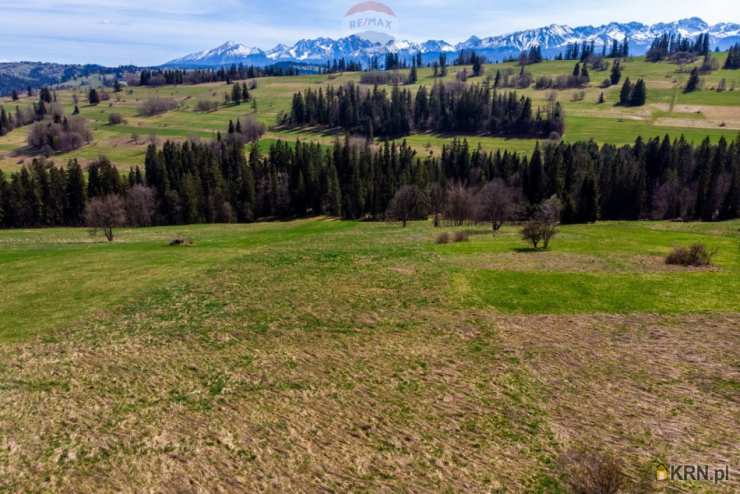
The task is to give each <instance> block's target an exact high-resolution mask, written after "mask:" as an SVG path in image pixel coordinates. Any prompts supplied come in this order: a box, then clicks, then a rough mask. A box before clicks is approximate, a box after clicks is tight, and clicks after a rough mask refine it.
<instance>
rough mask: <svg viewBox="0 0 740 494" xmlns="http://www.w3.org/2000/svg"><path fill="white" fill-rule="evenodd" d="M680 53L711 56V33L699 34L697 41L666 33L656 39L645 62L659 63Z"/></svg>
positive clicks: (646, 55)
mask: <svg viewBox="0 0 740 494" xmlns="http://www.w3.org/2000/svg"><path fill="white" fill-rule="evenodd" d="M679 53H684V54H693V55H705V56H706V55H708V54H709V33H702V34H699V35H698V36H697V37H696V39H695V40H693V41H692V40H691V39H690V38H687V37H683V36H681V35H680V34H675V33H671V34H668V33H665V34H663V35H662V36H659V37H657V38H655V39H654V40H653V42H652V44H651V45H650V48H649V49H648V51H647V53H646V54H645V60H647V61H649V62H659V61H661V60H665V59H667V58H671V57H673V56H675V55H677V54H679Z"/></svg>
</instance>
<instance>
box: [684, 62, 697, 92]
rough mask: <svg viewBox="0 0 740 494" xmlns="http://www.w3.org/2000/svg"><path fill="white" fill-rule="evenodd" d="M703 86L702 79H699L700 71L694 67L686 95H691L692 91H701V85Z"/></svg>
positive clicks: (687, 84) (685, 89)
mask: <svg viewBox="0 0 740 494" xmlns="http://www.w3.org/2000/svg"><path fill="white" fill-rule="evenodd" d="M700 84H701V79H700V78H699V69H698V68H697V67H694V68H693V70H692V71H691V75H690V76H689V80H688V82H687V83H686V87H685V88H684V90H683V92H684V93H690V92H692V91H696V90H697V89H699V85H700Z"/></svg>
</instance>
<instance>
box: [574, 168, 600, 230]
mask: <svg viewBox="0 0 740 494" xmlns="http://www.w3.org/2000/svg"><path fill="white" fill-rule="evenodd" d="M577 217H578V222H579V223H595V222H596V220H598V219H599V193H598V190H597V187H596V181H595V180H594V177H593V175H591V174H588V175H587V176H586V178H584V179H583V183H582V184H581V192H580V194H579V198H578V211H577Z"/></svg>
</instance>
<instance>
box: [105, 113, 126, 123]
mask: <svg viewBox="0 0 740 494" xmlns="http://www.w3.org/2000/svg"><path fill="white" fill-rule="evenodd" d="M124 121H125V120H124V119H123V116H122V115H121V114H120V113H111V114H110V115H108V124H109V125H120V124H122V123H123V122H124Z"/></svg>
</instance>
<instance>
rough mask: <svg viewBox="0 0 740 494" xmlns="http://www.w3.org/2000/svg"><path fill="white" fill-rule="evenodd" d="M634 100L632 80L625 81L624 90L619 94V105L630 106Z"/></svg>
mask: <svg viewBox="0 0 740 494" xmlns="http://www.w3.org/2000/svg"><path fill="white" fill-rule="evenodd" d="M631 98H632V83H631V82H630V78H629V77H628V78H627V79H625V80H624V84H622V90H621V91H620V92H619V104H620V105H622V106H629V104H630V102H631V101H632V100H631Z"/></svg>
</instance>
